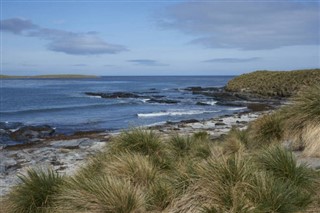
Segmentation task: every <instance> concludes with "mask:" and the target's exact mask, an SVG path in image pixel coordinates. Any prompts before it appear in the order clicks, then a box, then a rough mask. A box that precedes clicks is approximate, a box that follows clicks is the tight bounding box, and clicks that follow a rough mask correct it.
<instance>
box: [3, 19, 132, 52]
mask: <svg viewBox="0 0 320 213" xmlns="http://www.w3.org/2000/svg"><path fill="white" fill-rule="evenodd" d="M0 24H1V27H0V30H1V31H5V32H10V33H13V34H16V35H21V36H27V37H36V38H40V39H44V40H48V41H49V43H48V44H47V49H49V50H51V51H56V52H63V53H66V54H70V55H98V54H115V53H119V52H122V51H126V50H127V49H126V48H125V47H124V46H122V45H116V44H109V43H107V42H105V41H104V40H103V39H102V38H100V37H99V36H98V35H97V33H96V32H86V33H75V32H70V31H65V30H58V29H50V28H43V27H40V26H38V25H36V24H34V23H32V22H31V21H30V20H25V19H21V18H12V19H5V20H1V23H0Z"/></svg>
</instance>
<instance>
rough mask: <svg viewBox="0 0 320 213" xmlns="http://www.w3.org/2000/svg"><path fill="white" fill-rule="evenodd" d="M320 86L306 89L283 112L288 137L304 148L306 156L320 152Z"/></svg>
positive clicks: (317, 154)
mask: <svg viewBox="0 0 320 213" xmlns="http://www.w3.org/2000/svg"><path fill="white" fill-rule="evenodd" d="M319 106H320V84H319V83H318V84H317V85H315V86H313V87H309V88H306V89H305V90H303V91H301V92H300V93H299V94H298V95H297V96H296V97H294V98H293V99H292V104H291V105H290V106H288V107H286V108H285V109H284V110H283V114H284V115H285V117H286V129H285V130H286V137H287V138H288V140H291V141H292V143H293V144H297V145H298V146H302V147H304V154H305V155H306V156H319V152H320V137H319V136H320V107H319Z"/></svg>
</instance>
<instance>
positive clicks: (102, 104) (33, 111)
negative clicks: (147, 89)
mask: <svg viewBox="0 0 320 213" xmlns="http://www.w3.org/2000/svg"><path fill="white" fill-rule="evenodd" d="M132 104H135V103H132V102H130V103H129V102H119V103H113V104H105V103H101V104H88V105H70V106H62V107H50V108H39V109H26V110H15V111H2V112H0V113H1V114H3V115H6V114H7V115H10V114H28V113H38V112H40V113H41V112H54V111H65V110H75V109H88V108H102V107H112V106H121V105H132Z"/></svg>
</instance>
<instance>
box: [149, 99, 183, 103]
mask: <svg viewBox="0 0 320 213" xmlns="http://www.w3.org/2000/svg"><path fill="white" fill-rule="evenodd" d="M147 102H148V103H160V104H177V103H179V101H176V100H170V99H155V98H151V99H149V100H147Z"/></svg>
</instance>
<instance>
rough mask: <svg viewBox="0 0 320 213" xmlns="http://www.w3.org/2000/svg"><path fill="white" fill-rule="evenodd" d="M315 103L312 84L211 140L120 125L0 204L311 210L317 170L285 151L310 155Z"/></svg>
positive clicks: (317, 88)
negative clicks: (80, 161)
mask: <svg viewBox="0 0 320 213" xmlns="http://www.w3.org/2000/svg"><path fill="white" fill-rule="evenodd" d="M317 72H318V71H317ZM267 75H268V74H267ZM308 78H309V77H308ZM319 104H320V85H319V82H316V83H315V84H314V85H312V86H311V87H309V88H305V90H303V91H301V92H299V93H297V94H296V95H295V96H294V97H293V99H292V102H291V104H290V105H288V106H284V107H282V108H280V109H278V110H276V111H274V112H272V113H270V114H267V115H265V116H263V117H260V118H258V119H257V120H255V121H254V122H252V123H250V125H249V127H248V128H247V129H245V130H240V129H232V130H231V131H230V132H229V133H228V135H226V136H225V137H223V138H220V140H218V141H212V140H210V138H209V137H208V136H209V135H208V134H207V133H206V132H197V133H194V134H193V135H192V136H183V135H173V136H172V137H170V138H164V137H161V135H158V134H156V133H155V132H152V131H148V130H144V129H135V130H132V131H125V132H123V133H122V134H120V135H119V136H117V137H115V138H114V139H113V141H111V142H110V143H108V145H107V147H105V150H101V152H100V153H99V154H98V155H95V156H93V157H92V158H91V159H90V160H89V161H88V162H87V164H86V165H85V166H83V167H82V168H81V169H80V170H78V172H77V173H76V174H74V175H73V176H70V177H66V176H60V175H57V174H55V173H54V172H52V171H36V170H30V171H29V172H28V173H27V174H26V175H25V176H21V177H20V179H21V184H20V185H18V186H15V187H13V189H12V191H11V193H10V194H9V195H8V196H7V197H6V198H5V199H4V200H3V203H2V204H3V207H2V210H3V211H4V212H7V213H13V212H19V213H24V212H27V213H29V212H30V213H31V212H33V213H40V212H41V213H42V212H46V213H49V212H61V213H62V212H91V213H100V212H113V213H129V212H137V213H138V212H152V213H154V212H171V213H174V212H176V213H178V212H194V213H197V212H199V213H200V212H207V213H210V212H215V213H220V212H221V213H224V212H228V213H251V212H252V213H261V212H281V213H294V212H297V213H300V212H319V211H320V172H319V169H318V170H316V169H312V168H310V167H308V166H307V165H306V164H299V163H298V162H297V159H296V158H295V156H294V154H293V153H292V151H295V150H302V151H303V154H304V155H305V156H309V157H319V156H318V154H319V153H320V141H319V140H320V123H319V119H320V110H319ZM26 195H28V196H27V197H26Z"/></svg>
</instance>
